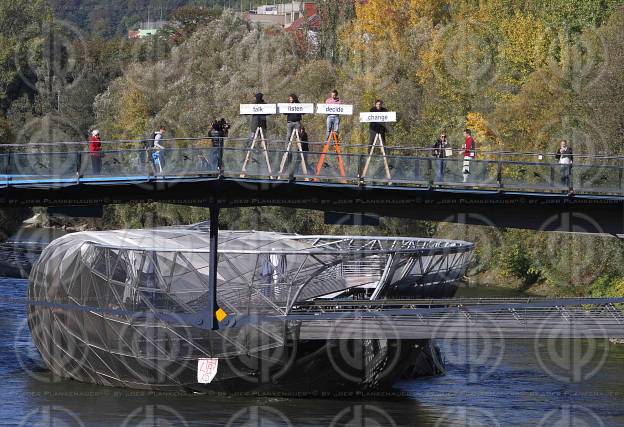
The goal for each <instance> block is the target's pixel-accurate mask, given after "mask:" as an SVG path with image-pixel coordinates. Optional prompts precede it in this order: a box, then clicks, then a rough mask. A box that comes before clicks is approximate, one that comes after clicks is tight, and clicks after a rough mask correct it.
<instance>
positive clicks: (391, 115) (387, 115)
mask: <svg viewBox="0 0 624 427" xmlns="http://www.w3.org/2000/svg"><path fill="white" fill-rule="evenodd" d="M396 121H397V113H396V112H394V111H384V112H379V113H375V112H374V111H370V112H368V113H360V123H391V122H396Z"/></svg>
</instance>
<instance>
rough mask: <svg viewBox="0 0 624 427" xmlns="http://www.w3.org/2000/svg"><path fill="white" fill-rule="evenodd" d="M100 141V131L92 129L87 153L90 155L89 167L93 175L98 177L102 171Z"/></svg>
mask: <svg viewBox="0 0 624 427" xmlns="http://www.w3.org/2000/svg"><path fill="white" fill-rule="evenodd" d="M101 151H102V140H101V139H100V131H99V130H97V129H94V130H93V131H92V132H91V136H90V137H89V153H90V155H91V167H92V169H93V174H94V175H99V174H100V173H101V171H102V153H101Z"/></svg>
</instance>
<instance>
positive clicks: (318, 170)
mask: <svg viewBox="0 0 624 427" xmlns="http://www.w3.org/2000/svg"><path fill="white" fill-rule="evenodd" d="M332 143H333V146H334V151H335V152H336V157H337V158H338V171H339V172H340V176H342V177H343V178H345V177H346V176H347V174H346V172H345V165H344V160H343V159H342V150H341V149H340V143H339V142H338V135H336V132H335V131H334V130H332V131H331V132H330V133H329V137H328V138H327V141H325V144H324V145H323V151H322V152H321V157H320V158H319V161H318V164H317V165H316V176H317V177H318V176H319V174H320V173H321V169H322V168H323V164H324V163H325V156H326V155H327V152H328V151H329V147H330V145H332ZM314 180H315V181H318V179H317V178H315V179H314Z"/></svg>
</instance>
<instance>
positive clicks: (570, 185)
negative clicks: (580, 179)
mask: <svg viewBox="0 0 624 427" xmlns="http://www.w3.org/2000/svg"><path fill="white" fill-rule="evenodd" d="M567 166H568V193H573V192H574V182H573V181H574V178H573V177H572V163H569V164H568V165H567Z"/></svg>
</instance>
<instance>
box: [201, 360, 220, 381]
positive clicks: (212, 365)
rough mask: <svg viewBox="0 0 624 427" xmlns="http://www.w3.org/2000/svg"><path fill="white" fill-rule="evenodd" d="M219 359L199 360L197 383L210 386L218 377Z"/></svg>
mask: <svg viewBox="0 0 624 427" xmlns="http://www.w3.org/2000/svg"><path fill="white" fill-rule="evenodd" d="M218 368H219V359H198V360H197V382H198V383H199V384H210V383H211V382H212V380H214V378H215V376H216V375H217V369H218Z"/></svg>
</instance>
